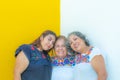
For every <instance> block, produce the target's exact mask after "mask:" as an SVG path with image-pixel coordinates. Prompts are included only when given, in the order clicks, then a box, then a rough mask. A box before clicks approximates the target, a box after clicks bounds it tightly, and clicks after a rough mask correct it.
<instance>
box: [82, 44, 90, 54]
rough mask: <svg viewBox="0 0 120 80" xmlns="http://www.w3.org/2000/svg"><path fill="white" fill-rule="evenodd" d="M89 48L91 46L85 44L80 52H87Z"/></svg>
mask: <svg viewBox="0 0 120 80" xmlns="http://www.w3.org/2000/svg"><path fill="white" fill-rule="evenodd" d="M90 48H91V46H85V47H84V48H83V50H82V51H81V54H83V53H85V54H87V53H88V52H89V50H90Z"/></svg>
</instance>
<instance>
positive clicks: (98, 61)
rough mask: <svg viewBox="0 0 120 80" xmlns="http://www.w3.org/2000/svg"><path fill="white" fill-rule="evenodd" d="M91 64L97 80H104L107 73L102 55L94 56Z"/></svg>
mask: <svg viewBox="0 0 120 80" xmlns="http://www.w3.org/2000/svg"><path fill="white" fill-rule="evenodd" d="M91 64H92V66H93V68H94V70H95V71H96V73H97V76H98V80H106V79H107V72H106V69H105V63H104V59H103V56H102V55H97V56H95V57H94V58H93V59H92V61H91Z"/></svg>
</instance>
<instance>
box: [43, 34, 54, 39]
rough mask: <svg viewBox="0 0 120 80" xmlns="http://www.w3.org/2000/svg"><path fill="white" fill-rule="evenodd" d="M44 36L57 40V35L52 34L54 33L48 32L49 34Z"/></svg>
mask: <svg viewBox="0 0 120 80" xmlns="http://www.w3.org/2000/svg"><path fill="white" fill-rule="evenodd" d="M44 38H51V39H54V40H55V36H54V35H52V34H48V35H46V36H45V37H44Z"/></svg>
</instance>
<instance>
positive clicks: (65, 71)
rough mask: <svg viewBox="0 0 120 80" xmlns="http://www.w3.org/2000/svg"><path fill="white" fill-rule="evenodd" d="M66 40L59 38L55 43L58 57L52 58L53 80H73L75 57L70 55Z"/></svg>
mask: <svg viewBox="0 0 120 80" xmlns="http://www.w3.org/2000/svg"><path fill="white" fill-rule="evenodd" d="M66 41H67V40H66V38H65V37H64V36H59V37H58V38H57V40H56V42H55V47H54V50H55V53H56V56H55V57H53V58H52V66H53V70H52V80H73V68H72V66H73V65H74V64H75V63H74V56H73V57H72V56H70V55H68V52H67V48H66Z"/></svg>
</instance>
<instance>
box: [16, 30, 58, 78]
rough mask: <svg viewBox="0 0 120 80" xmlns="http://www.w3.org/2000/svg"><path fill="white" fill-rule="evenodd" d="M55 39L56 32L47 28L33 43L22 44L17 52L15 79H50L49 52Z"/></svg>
mask: <svg viewBox="0 0 120 80" xmlns="http://www.w3.org/2000/svg"><path fill="white" fill-rule="evenodd" d="M55 40H56V34H55V33H54V32H52V31H50V30H47V31H45V32H43V33H42V34H41V35H40V37H39V38H37V39H36V40H35V41H34V42H33V43H31V44H24V45H21V46H20V47H19V48H18V49H17V50H16V53H15V57H16V63H15V68H14V80H50V79H51V72H52V67H51V62H50V58H49V55H48V52H49V51H50V50H51V49H52V48H53V45H54V43H55Z"/></svg>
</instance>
